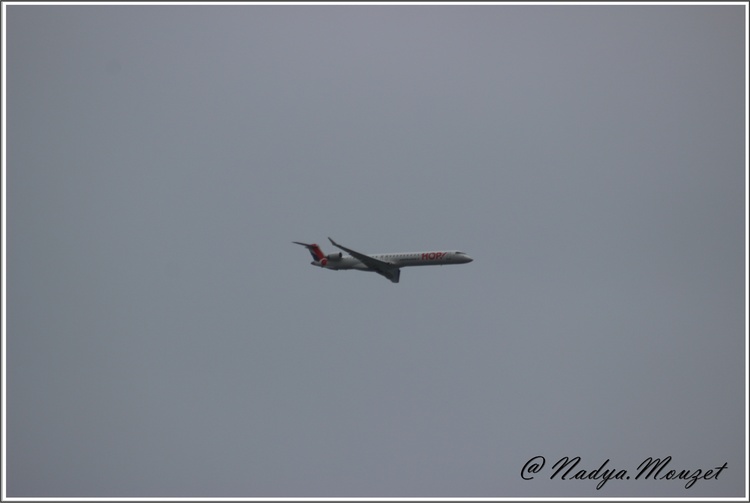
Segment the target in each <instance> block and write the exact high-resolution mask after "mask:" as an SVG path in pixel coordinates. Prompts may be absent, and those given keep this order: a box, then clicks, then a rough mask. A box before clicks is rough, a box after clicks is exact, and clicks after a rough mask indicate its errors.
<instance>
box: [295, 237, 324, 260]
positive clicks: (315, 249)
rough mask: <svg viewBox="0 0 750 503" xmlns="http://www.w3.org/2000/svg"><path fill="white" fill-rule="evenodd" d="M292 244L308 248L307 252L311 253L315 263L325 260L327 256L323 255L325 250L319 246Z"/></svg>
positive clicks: (297, 242)
mask: <svg viewBox="0 0 750 503" xmlns="http://www.w3.org/2000/svg"><path fill="white" fill-rule="evenodd" d="M292 243H294V244H296V245H301V246H304V247H305V248H307V251H309V252H310V255H312V258H313V260H314V261H315V262H320V261H321V260H323V259H324V258H325V257H326V256H325V255H324V254H323V250H321V249H320V246H318V245H317V244H315V243H313V244H306V243H300V242H299V241H292Z"/></svg>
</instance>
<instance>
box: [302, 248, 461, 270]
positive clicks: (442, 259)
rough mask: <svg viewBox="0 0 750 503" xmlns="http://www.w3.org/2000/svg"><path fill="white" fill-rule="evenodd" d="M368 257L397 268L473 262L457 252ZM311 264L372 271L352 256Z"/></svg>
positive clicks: (328, 267)
mask: <svg viewBox="0 0 750 503" xmlns="http://www.w3.org/2000/svg"><path fill="white" fill-rule="evenodd" d="M368 255H369V256H370V257H372V258H374V259H378V260H381V261H383V262H387V263H389V264H393V265H394V266H396V267H411V266H418V265H448V264H467V263H469V262H471V261H472V260H473V259H472V258H471V257H469V256H468V255H467V254H465V253H463V252H461V251H457V250H449V251H430V252H409V253H376V254H368ZM311 264H312V265H315V266H318V267H323V268H325V269H333V270H343V269H356V270H360V271H368V270H370V267H368V266H366V265H365V264H363V263H362V262H361V261H360V260H359V259H357V258H355V257H352V256H350V255H341V254H338V253H336V254H332V255H328V256H327V260H326V263H325V265H323V264H321V263H320V262H311Z"/></svg>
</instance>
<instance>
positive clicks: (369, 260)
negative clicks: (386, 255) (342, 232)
mask: <svg viewBox="0 0 750 503" xmlns="http://www.w3.org/2000/svg"><path fill="white" fill-rule="evenodd" d="M328 240H329V241H330V242H331V244H332V245H333V246H335V247H336V248H341V249H342V250H344V251H345V252H347V253H348V254H350V255H351V256H352V257H354V258H356V259H357V260H359V261H360V262H362V263H363V264H365V265H366V266H367V267H369V268H370V269H372V270H373V271H375V272H376V273H378V274H380V275H381V276H385V277H386V278H388V279H389V280H391V281H393V282H394V283H398V279H399V276H400V275H401V270H400V269H399V268H398V266H395V265H393V264H391V263H390V262H384V261H382V260H378V259H376V258H373V257H370V256H369V255H365V254H364V253H359V252H358V251H354V250H351V249H349V248H346V247H344V246H341V245H340V244H338V243H337V242H336V241H334V240H333V239H331V238H328Z"/></svg>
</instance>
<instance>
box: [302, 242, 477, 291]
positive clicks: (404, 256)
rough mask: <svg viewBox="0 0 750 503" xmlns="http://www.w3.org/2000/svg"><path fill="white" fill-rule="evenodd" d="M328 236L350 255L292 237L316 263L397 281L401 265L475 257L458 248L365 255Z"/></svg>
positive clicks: (457, 261)
mask: <svg viewBox="0 0 750 503" xmlns="http://www.w3.org/2000/svg"><path fill="white" fill-rule="evenodd" d="M328 240H329V241H330V242H331V244H332V245H333V246H335V247H336V248H339V249H341V250H344V251H345V252H347V253H348V254H349V255H344V254H343V253H341V252H338V253H330V254H328V255H326V254H324V253H323V250H321V249H320V246H318V245H317V244H314V243H313V244H307V243H300V242H299V241H292V243H294V244H297V245H302V246H304V247H305V248H307V249H308V251H309V252H310V255H312V258H313V261H312V262H310V264H311V265H314V266H316V267H321V268H323V269H331V270H334V271H341V270H351V269H353V270H355V271H372V272H376V273H378V274H380V275H381V276H384V277H385V278H387V279H389V280H391V281H392V282H394V283H398V280H399V278H400V276H401V268H402V267H411V266H418V265H448V264H468V263H469V262H472V261H473V260H474V259H473V258H471V257H470V256H468V255H467V254H465V253H464V252H462V251H458V250H449V251H429V252H412V253H379V254H375V255H365V254H364V253H360V252H358V251H354V250H351V249H349V248H346V247H345V246H341V245H340V244H338V243H337V242H336V241H334V240H333V239H331V238H328Z"/></svg>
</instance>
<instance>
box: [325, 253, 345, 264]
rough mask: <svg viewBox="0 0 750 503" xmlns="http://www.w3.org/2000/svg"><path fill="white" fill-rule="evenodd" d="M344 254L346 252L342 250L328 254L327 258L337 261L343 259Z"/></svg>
mask: <svg viewBox="0 0 750 503" xmlns="http://www.w3.org/2000/svg"><path fill="white" fill-rule="evenodd" d="M343 256H344V254H343V253H341V252H338V253H329V254H328V255H326V258H327V259H328V260H332V261H334V262H335V261H337V260H341V257H343Z"/></svg>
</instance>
